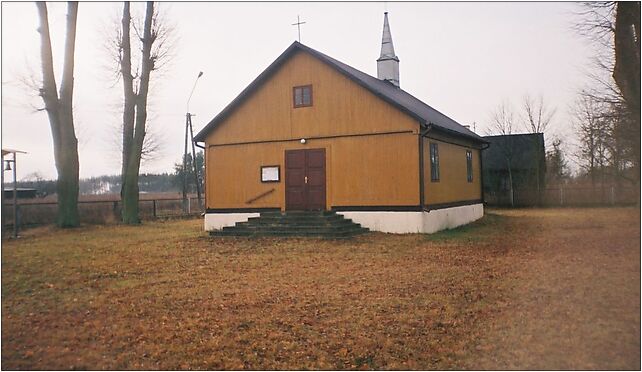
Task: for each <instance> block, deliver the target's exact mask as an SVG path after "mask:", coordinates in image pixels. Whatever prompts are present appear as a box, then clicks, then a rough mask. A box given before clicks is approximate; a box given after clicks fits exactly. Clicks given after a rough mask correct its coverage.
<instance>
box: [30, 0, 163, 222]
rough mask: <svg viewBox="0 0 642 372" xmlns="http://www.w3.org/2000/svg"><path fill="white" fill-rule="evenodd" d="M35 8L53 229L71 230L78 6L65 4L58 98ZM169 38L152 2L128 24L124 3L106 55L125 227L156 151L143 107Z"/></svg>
mask: <svg viewBox="0 0 642 372" xmlns="http://www.w3.org/2000/svg"><path fill="white" fill-rule="evenodd" d="M36 6H37V8H38V15H39V19H40V26H39V29H38V31H39V32H40V36H41V37H40V39H41V66H42V78H43V79H42V84H41V87H39V92H40V96H41V97H42V99H43V101H44V103H45V108H44V110H46V112H47V114H48V117H49V122H50V126H51V132H52V137H53V141H54V157H55V163H56V169H57V172H58V180H57V193H58V225H60V226H61V227H74V226H78V224H79V220H78V193H79V187H78V184H79V172H78V170H79V159H78V140H77V138H76V134H75V129H74V115H73V109H72V108H73V86H74V77H73V75H74V61H75V41H76V23H77V17H78V3H77V2H69V3H68V12H67V33H66V36H65V54H64V61H63V62H64V63H63V75H62V81H61V85H60V92H58V91H57V86H56V80H55V74H54V68H53V56H52V51H51V37H50V35H49V20H48V12H47V4H46V3H45V2H37V3H36ZM132 29H133V31H134V32H133V35H132V32H131V31H132ZM171 34H172V28H171V27H167V26H166V25H165V23H163V22H162V20H161V18H160V17H159V13H158V11H157V8H155V6H154V2H147V3H146V7H145V15H144V17H142V18H140V19H138V18H136V19H133V18H132V15H131V9H130V3H129V2H124V6H123V14H122V19H121V24H120V26H119V27H118V28H117V32H116V36H115V37H114V38H113V40H111V41H110V45H111V46H112V51H113V54H112V55H113V56H115V57H116V58H115V60H114V61H113V63H114V66H115V67H116V71H117V76H119V78H120V79H121V80H122V87H123V108H122V111H123V116H122V146H121V149H122V171H121V179H122V186H121V198H122V206H123V208H122V220H123V222H124V223H128V224H136V223H139V222H140V218H139V211H138V198H139V190H138V177H139V171H140V164H141V160H142V158H143V157H144V156H145V155H149V154H150V152H153V151H155V150H156V149H157V148H158V143H157V141H154V139H153V138H152V137H149V136H146V134H147V133H146V128H147V121H148V109H147V104H148V96H149V91H150V82H151V79H152V73H153V72H154V71H157V70H159V69H161V68H162V67H163V66H164V65H165V64H166V63H167V62H168V61H169V59H170V58H169V57H170V56H171V54H170V50H171V43H172V40H173V39H172V38H171ZM132 40H134V42H133V43H132ZM132 45H133V46H132ZM138 51H139V53H138ZM146 138H147V139H146ZM150 139H151V140H150Z"/></svg>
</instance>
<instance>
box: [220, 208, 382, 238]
mask: <svg viewBox="0 0 642 372" xmlns="http://www.w3.org/2000/svg"><path fill="white" fill-rule="evenodd" d="M367 231H369V230H368V229H367V228H364V227H361V225H360V224H358V223H354V222H353V221H352V220H350V219H346V218H344V217H343V216H342V215H339V214H336V212H333V211H318V212H316V211H312V212H307V211H306V212H298V211H297V212H285V213H281V212H264V213H261V216H260V217H251V218H249V219H248V220H247V221H245V222H237V223H236V225H234V226H226V227H224V228H223V229H221V230H217V231H212V232H210V235H211V236H246V237H260V236H282V237H317V238H327V239H349V238H351V237H353V236H355V235H359V234H363V233H365V232H367Z"/></svg>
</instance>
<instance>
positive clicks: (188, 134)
mask: <svg viewBox="0 0 642 372" xmlns="http://www.w3.org/2000/svg"><path fill="white" fill-rule="evenodd" d="M201 76H203V72H202V71H201V72H199V73H198V76H197V77H196V80H195V81H194V86H193V87H192V92H191V93H190V94H189V98H188V99H187V110H186V111H187V113H186V114H185V151H183V212H184V213H188V212H189V210H190V206H189V200H188V199H187V169H188V168H187V154H188V147H187V141H188V138H189V139H190V142H192V158H191V163H192V165H193V168H194V181H195V183H196V195H197V197H198V207H199V208H200V209H203V200H202V198H201V183H200V177H199V171H198V165H197V164H196V147H195V146H194V129H193V127H192V116H195V115H194V114H191V113H190V112H189V101H190V100H191V99H192V94H194V89H196V83H198V79H200V77H201Z"/></svg>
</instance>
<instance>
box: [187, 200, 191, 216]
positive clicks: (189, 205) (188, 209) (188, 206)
mask: <svg viewBox="0 0 642 372" xmlns="http://www.w3.org/2000/svg"><path fill="white" fill-rule="evenodd" d="M191 213H192V198H187V214H191Z"/></svg>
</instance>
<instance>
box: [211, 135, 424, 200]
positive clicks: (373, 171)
mask: <svg viewBox="0 0 642 372" xmlns="http://www.w3.org/2000/svg"><path fill="white" fill-rule="evenodd" d="M315 148H325V149H326V207H327V208H330V207H332V206H398V205H405V206H410V205H418V204H419V172H418V169H419V151H418V145H417V135H415V134H412V133H400V134H394V135H377V136H358V137H341V138H332V139H318V140H310V141H308V143H306V144H305V145H303V144H301V143H299V142H297V141H290V142H276V143H274V142H272V143H254V144H244V145H232V146H214V147H209V148H208V150H207V170H206V177H207V179H206V182H207V199H206V201H207V208H213V209H232V208H268V207H273V208H281V209H284V208H285V150H290V149H315ZM265 165H279V166H280V167H281V182H278V183H262V182H261V181H260V167H261V166H265ZM271 189H275V191H274V192H272V193H271V194H269V195H267V196H265V197H263V198H261V199H259V200H256V201H255V202H253V203H247V201H248V200H250V199H252V198H254V197H256V196H258V195H260V194H262V193H264V192H266V191H269V190H271Z"/></svg>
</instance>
